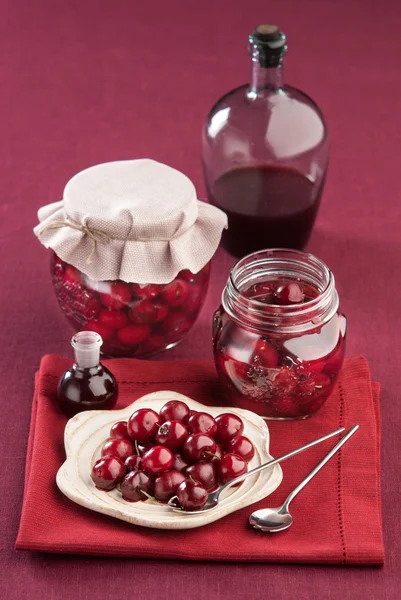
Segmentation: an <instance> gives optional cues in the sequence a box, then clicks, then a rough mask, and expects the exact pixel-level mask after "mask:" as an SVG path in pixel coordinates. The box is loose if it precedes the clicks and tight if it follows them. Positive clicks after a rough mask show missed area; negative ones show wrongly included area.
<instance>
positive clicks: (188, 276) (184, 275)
mask: <svg viewBox="0 0 401 600" xmlns="http://www.w3.org/2000/svg"><path fill="white" fill-rule="evenodd" d="M178 277H180V278H181V279H185V281H189V283H192V282H193V281H195V278H196V275H194V273H192V272H191V271H190V270H189V269H185V270H184V271H180V272H179V273H178Z"/></svg>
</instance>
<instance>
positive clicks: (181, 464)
mask: <svg viewBox="0 0 401 600" xmlns="http://www.w3.org/2000/svg"><path fill="white" fill-rule="evenodd" d="M187 466H188V463H187V462H186V461H185V460H184V459H183V457H182V455H181V454H179V453H177V454H174V464H173V469H174V471H181V472H182V471H185V469H186V468H187Z"/></svg>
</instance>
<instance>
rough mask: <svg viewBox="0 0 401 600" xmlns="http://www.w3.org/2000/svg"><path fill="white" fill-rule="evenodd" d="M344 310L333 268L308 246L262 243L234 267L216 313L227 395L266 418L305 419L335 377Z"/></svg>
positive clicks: (215, 335) (217, 341) (216, 343)
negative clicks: (280, 246) (299, 248)
mask: <svg viewBox="0 0 401 600" xmlns="http://www.w3.org/2000/svg"><path fill="white" fill-rule="evenodd" d="M345 335H346V318H345V316H344V315H343V314H342V312H341V311H340V309H339V298H338V294H337V291H336V288H335V283H334V276H333V274H332V272H331V271H330V270H329V269H328V267H327V266H326V265H325V264H324V263H323V262H322V261H321V260H320V259H318V258H317V257H315V256H313V255H312V254H307V253H304V252H299V251H297V250H283V249H273V250H263V251H261V252H255V253H254V254H250V255H249V256H246V257H244V258H242V259H241V260H239V261H238V262H237V263H236V264H235V265H234V267H233V268H232V270H231V273H230V277H229V278H228V282H227V285H226V287H225V289H224V291H223V294H222V305H221V306H220V308H219V309H218V310H217V311H216V313H215V315H214V319H213V344H214V358H215V362H216V368H217V372H218V374H219V377H220V381H221V384H222V387H223V389H224V391H225V392H226V396H227V399H228V400H229V401H230V402H231V403H232V404H233V405H234V406H237V407H239V408H245V409H248V410H252V411H253V412H255V413H257V414H258V415H261V416H262V417H264V418H265V419H283V420H285V419H304V418H306V417H308V416H310V415H311V414H313V413H315V412H316V411H318V410H319V409H320V408H321V407H322V406H323V405H324V404H325V402H326V401H327V399H328V398H329V396H330V394H331V392H332V391H333V389H334V386H335V384H336V381H337V378H338V375H339V372H340V370H341V367H342V364H343V360H344V353H345Z"/></svg>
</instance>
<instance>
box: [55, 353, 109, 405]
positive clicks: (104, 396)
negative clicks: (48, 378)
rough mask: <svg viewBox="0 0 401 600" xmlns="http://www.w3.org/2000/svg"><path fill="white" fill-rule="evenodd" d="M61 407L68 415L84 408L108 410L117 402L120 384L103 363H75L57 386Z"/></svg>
mask: <svg viewBox="0 0 401 600" xmlns="http://www.w3.org/2000/svg"><path fill="white" fill-rule="evenodd" d="M57 395H58V401H59V404H60V408H61V410H62V411H63V413H64V414H65V415H66V416H67V417H72V416H73V415H76V414H77V413H78V412H82V411H83V410H106V409H110V408H113V407H114V405H115V404H116V402H117V396H118V386H117V382H116V380H115V378H114V376H113V375H112V373H111V372H110V371H109V370H108V369H107V368H106V367H104V366H103V365H102V364H99V365H97V366H96V367H90V368H87V369H85V368H81V367H78V366H77V365H73V366H72V367H71V369H68V371H66V372H65V373H64V375H63V377H62V378H61V379H60V381H59V384H58V387H57Z"/></svg>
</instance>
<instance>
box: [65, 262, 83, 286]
mask: <svg viewBox="0 0 401 600" xmlns="http://www.w3.org/2000/svg"><path fill="white" fill-rule="evenodd" d="M64 281H65V282H66V283H67V284H71V285H74V284H77V283H79V284H81V274H80V272H79V271H78V269H76V268H75V267H73V266H72V265H67V266H66V268H65V272H64Z"/></svg>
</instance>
